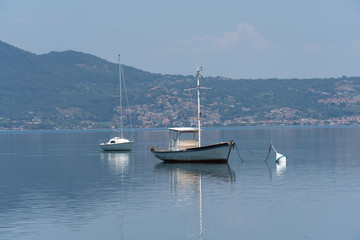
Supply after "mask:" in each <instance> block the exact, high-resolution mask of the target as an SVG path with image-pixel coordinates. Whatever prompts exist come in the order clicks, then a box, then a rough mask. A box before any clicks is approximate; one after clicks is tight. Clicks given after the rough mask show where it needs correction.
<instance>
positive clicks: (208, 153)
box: [151, 69, 235, 163]
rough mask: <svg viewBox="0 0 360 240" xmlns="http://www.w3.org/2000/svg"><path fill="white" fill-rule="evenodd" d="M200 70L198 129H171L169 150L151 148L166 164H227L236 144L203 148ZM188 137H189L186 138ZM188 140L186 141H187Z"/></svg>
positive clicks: (198, 77)
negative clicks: (171, 137)
mask: <svg viewBox="0 0 360 240" xmlns="http://www.w3.org/2000/svg"><path fill="white" fill-rule="evenodd" d="M200 78H203V77H202V76H201V74H200V70H199V69H197V71H196V80H197V87H196V88H195V89H196V90H197V105H198V106H197V128H190V127H185V128H184V127H179V128H170V129H169V130H170V134H171V136H173V139H171V140H170V143H169V149H166V150H160V149H158V148H157V147H156V146H154V147H152V148H151V152H152V153H153V154H154V156H155V157H157V158H159V159H161V160H162V161H165V162H208V163H219V162H227V161H228V159H229V155H230V152H231V149H232V148H233V146H234V145H235V142H234V141H232V140H230V141H228V142H221V143H217V144H212V145H206V146H201V128H200V126H201V125H200V124H201V122H200ZM185 135H188V136H187V137H184V136H185ZM185 139H186V140H185Z"/></svg>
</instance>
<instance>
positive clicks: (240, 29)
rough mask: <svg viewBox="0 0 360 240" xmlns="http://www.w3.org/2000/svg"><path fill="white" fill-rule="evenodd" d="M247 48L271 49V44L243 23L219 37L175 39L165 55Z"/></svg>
mask: <svg viewBox="0 0 360 240" xmlns="http://www.w3.org/2000/svg"><path fill="white" fill-rule="evenodd" d="M249 46H250V47H254V48H256V49H268V48H272V44H271V43H270V42H269V41H267V40H266V39H265V38H264V37H263V36H261V34H260V33H258V32H257V31H256V30H255V27H254V26H252V25H250V24H249V23H246V22H245V23H240V24H238V25H237V26H236V28H235V30H234V31H231V32H225V33H224V34H223V35H221V36H208V35H204V36H201V37H199V36H198V37H195V38H192V39H177V40H175V41H172V42H170V43H169V45H168V47H167V48H166V50H165V53H170V52H183V53H187V52H189V53H193V52H194V49H206V50H209V49H211V50H216V51H227V50H231V49H233V48H236V47H249Z"/></svg>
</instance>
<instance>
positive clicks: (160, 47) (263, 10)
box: [0, 0, 360, 78]
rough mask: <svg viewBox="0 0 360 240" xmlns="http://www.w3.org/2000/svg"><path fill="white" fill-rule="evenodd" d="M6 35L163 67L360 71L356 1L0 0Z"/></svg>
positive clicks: (244, 73)
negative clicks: (119, 56) (119, 55)
mask: <svg viewBox="0 0 360 240" xmlns="http://www.w3.org/2000/svg"><path fill="white" fill-rule="evenodd" d="M0 40H1V41H4V42H7V43H9V44H12V45H15V46H17V47H19V48H22V49H24V50H26V51H29V52H33V53H36V54H43V53H48V52H50V51H64V50H75V51H81V52H85V53H90V54H93V55H96V56H98V57H101V58H104V59H106V60H109V61H111V62H116V61H117V55H118V53H121V55H122V61H123V63H124V64H126V65H130V66H134V67H136V68H140V69H143V70H146V71H150V72H153V73H162V74H167V73H169V74H184V75H187V74H194V71H195V69H196V65H197V58H198V59H199V65H201V66H203V69H204V71H203V75H204V76H224V77H232V78H272V77H277V78H312V77H341V76H342V75H346V76H360V0H222V1H220V0H217V1H214V0H177V1H172V0H152V1H150V0H122V1H116V0H101V1H100V0H98V1H95V0H71V1H70V0H61V1H59V0H0ZM197 56H198V57H197Z"/></svg>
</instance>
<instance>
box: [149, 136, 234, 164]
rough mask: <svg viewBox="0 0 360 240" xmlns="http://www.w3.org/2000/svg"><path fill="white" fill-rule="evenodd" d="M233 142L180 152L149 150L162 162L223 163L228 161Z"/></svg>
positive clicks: (154, 148)
mask: <svg viewBox="0 0 360 240" xmlns="http://www.w3.org/2000/svg"><path fill="white" fill-rule="evenodd" d="M234 144H235V143H234V142H233V141H229V142H223V143H219V144H213V145H207V146H203V147H196V148H187V149H182V150H159V149H157V148H156V147H153V148H152V149H151V152H152V153H153V154H154V156H155V157H157V158H159V159H160V160H162V161H164V162H206V163H224V162H227V161H228V159H229V155H230V152H231V149H232V147H233V146H234Z"/></svg>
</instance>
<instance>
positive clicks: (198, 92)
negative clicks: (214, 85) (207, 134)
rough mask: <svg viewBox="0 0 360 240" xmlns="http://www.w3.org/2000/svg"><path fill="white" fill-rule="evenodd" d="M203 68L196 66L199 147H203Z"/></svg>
mask: <svg viewBox="0 0 360 240" xmlns="http://www.w3.org/2000/svg"><path fill="white" fill-rule="evenodd" d="M201 70H202V68H201V67H200V69H199V67H196V81H197V86H196V89H197V104H198V109H197V110H198V114H197V118H198V119H197V120H198V136H199V147H201V129H200V127H201V126H200V123H201V122H200V118H201V112H200V78H202V77H203V76H201V74H200V71H201Z"/></svg>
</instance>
